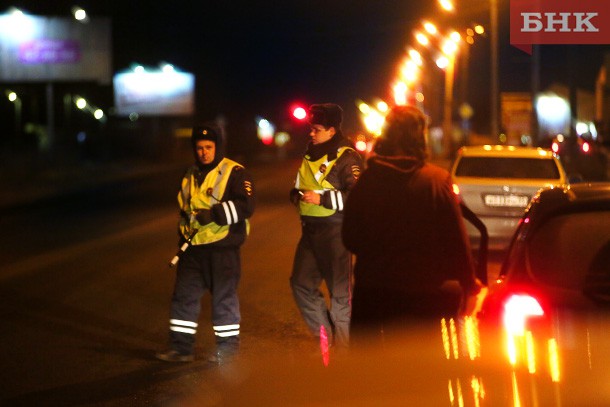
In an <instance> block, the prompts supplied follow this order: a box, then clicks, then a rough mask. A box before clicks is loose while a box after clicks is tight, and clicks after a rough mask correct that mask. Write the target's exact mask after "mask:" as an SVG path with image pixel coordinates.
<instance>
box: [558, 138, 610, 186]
mask: <svg viewBox="0 0 610 407" xmlns="http://www.w3.org/2000/svg"><path fill="white" fill-rule="evenodd" d="M550 143H551V144H550V148H551V150H553V152H554V153H555V154H557V155H558V156H559V157H560V158H561V161H562V163H563V165H564V167H565V169H566V171H567V172H568V173H569V174H570V176H571V177H580V178H582V179H584V180H585V181H606V180H608V158H607V153H606V150H605V147H604V146H603V145H602V144H601V143H600V142H599V141H598V140H597V139H593V138H592V137H591V136H590V135H588V134H583V135H575V136H564V135H562V134H559V135H557V136H556V137H554V138H553V139H552V140H551V141H550Z"/></svg>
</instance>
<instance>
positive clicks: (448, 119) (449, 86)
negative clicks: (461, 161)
mask: <svg viewBox="0 0 610 407" xmlns="http://www.w3.org/2000/svg"><path fill="white" fill-rule="evenodd" d="M456 40H458V36H456V35H455V32H453V33H451V34H450V36H449V37H448V38H446V39H445V41H444V43H443V46H442V51H443V56H442V57H441V58H439V59H438V60H437V66H438V67H439V68H441V69H444V70H445V100H444V102H443V156H444V157H445V158H449V157H450V156H451V145H452V142H451V139H452V137H453V120H452V119H453V118H452V113H453V82H454V78H455V56H456V54H457V52H458V48H459V46H458V42H457V41H456Z"/></svg>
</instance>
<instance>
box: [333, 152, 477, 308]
mask: <svg viewBox="0 0 610 407" xmlns="http://www.w3.org/2000/svg"><path fill="white" fill-rule="evenodd" d="M343 241H344V244H345V246H346V247H347V249H348V250H350V251H351V252H352V253H354V254H355V255H356V256H357V259H356V264H355V269H354V277H355V281H356V286H355V289H354V302H355V301H356V297H357V296H358V295H359V291H360V294H362V293H363V292H366V291H367V290H371V289H373V290H376V292H377V294H379V293H381V295H383V292H384V290H386V289H387V290H388V292H390V291H391V292H393V293H395V294H397V295H403V294H408V293H409V292H423V291H426V290H437V289H438V287H439V286H440V285H441V284H442V283H443V281H445V280H448V279H457V280H459V281H460V283H461V285H462V287H463V288H464V289H469V288H470V287H472V286H473V284H474V282H475V278H474V268H473V260H472V257H471V253H470V244H469V241H468V238H467V235H466V230H465V227H464V223H463V220H462V215H461V211H460V208H459V205H458V201H457V199H456V197H455V195H454V193H453V190H452V183H451V177H450V174H449V173H448V172H447V171H446V170H444V169H442V168H440V167H437V166H435V165H431V164H427V163H425V162H424V161H422V160H419V159H416V158H412V157H386V156H374V157H372V158H371V159H369V161H368V168H367V169H366V170H365V171H364V172H363V173H362V176H361V177H360V179H359V181H358V183H357V184H356V185H355V186H354V188H353V189H352V191H351V194H350V198H349V200H348V201H347V202H346V205H345V211H344V221H343ZM379 290H381V291H379ZM382 298H383V297H382Z"/></svg>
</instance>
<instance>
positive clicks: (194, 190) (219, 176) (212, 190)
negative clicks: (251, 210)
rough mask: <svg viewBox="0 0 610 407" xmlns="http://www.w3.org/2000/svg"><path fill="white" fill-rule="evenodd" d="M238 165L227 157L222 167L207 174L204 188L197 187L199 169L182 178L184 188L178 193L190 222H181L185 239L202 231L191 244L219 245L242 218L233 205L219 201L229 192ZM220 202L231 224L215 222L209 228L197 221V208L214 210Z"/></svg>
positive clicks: (179, 201)
mask: <svg viewBox="0 0 610 407" xmlns="http://www.w3.org/2000/svg"><path fill="white" fill-rule="evenodd" d="M236 166H240V165H239V164H238V163H236V162H235V161H232V160H230V159H228V158H223V159H222V160H221V161H220V163H218V166H216V168H214V169H213V170H212V171H210V172H209V173H208V174H207V175H206V177H205V179H204V180H203V183H202V184H201V186H198V185H197V180H196V179H195V169H196V167H191V168H190V169H189V170H188V171H187V173H186V174H185V176H184V178H183V179H182V185H181V188H180V191H179V192H178V205H179V206H180V209H181V210H182V211H184V212H185V213H186V214H187V215H188V217H189V221H188V222H187V220H186V219H183V218H181V219H180V232H181V233H182V236H185V237H186V236H188V235H189V232H190V230H192V229H198V230H199V231H198V232H197V234H196V235H195V237H194V238H193V239H192V240H191V244H193V245H200V244H209V243H214V242H217V241H219V240H221V239H223V238H225V237H226V236H227V235H228V234H229V225H232V224H234V223H236V222H238V220H239V219H237V212H236V210H235V205H234V204H233V202H232V201H227V202H221V201H219V200H217V199H221V198H222V196H223V194H224V193H225V189H226V187H227V183H228V181H229V176H230V175H231V171H232V170H233V168H234V167H236ZM218 203H220V204H222V207H223V209H224V210H225V214H226V215H227V223H228V225H224V226H221V225H218V224H216V223H214V222H212V223H209V224H207V225H205V226H202V225H200V224H199V222H197V219H195V216H194V213H193V211H194V210H195V209H210V208H211V207H212V205H215V204H218Z"/></svg>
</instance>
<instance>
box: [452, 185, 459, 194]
mask: <svg viewBox="0 0 610 407" xmlns="http://www.w3.org/2000/svg"><path fill="white" fill-rule="evenodd" d="M452 188H453V193H454V194H456V195H459V194H460V187H458V185H457V184H453V186H452Z"/></svg>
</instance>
